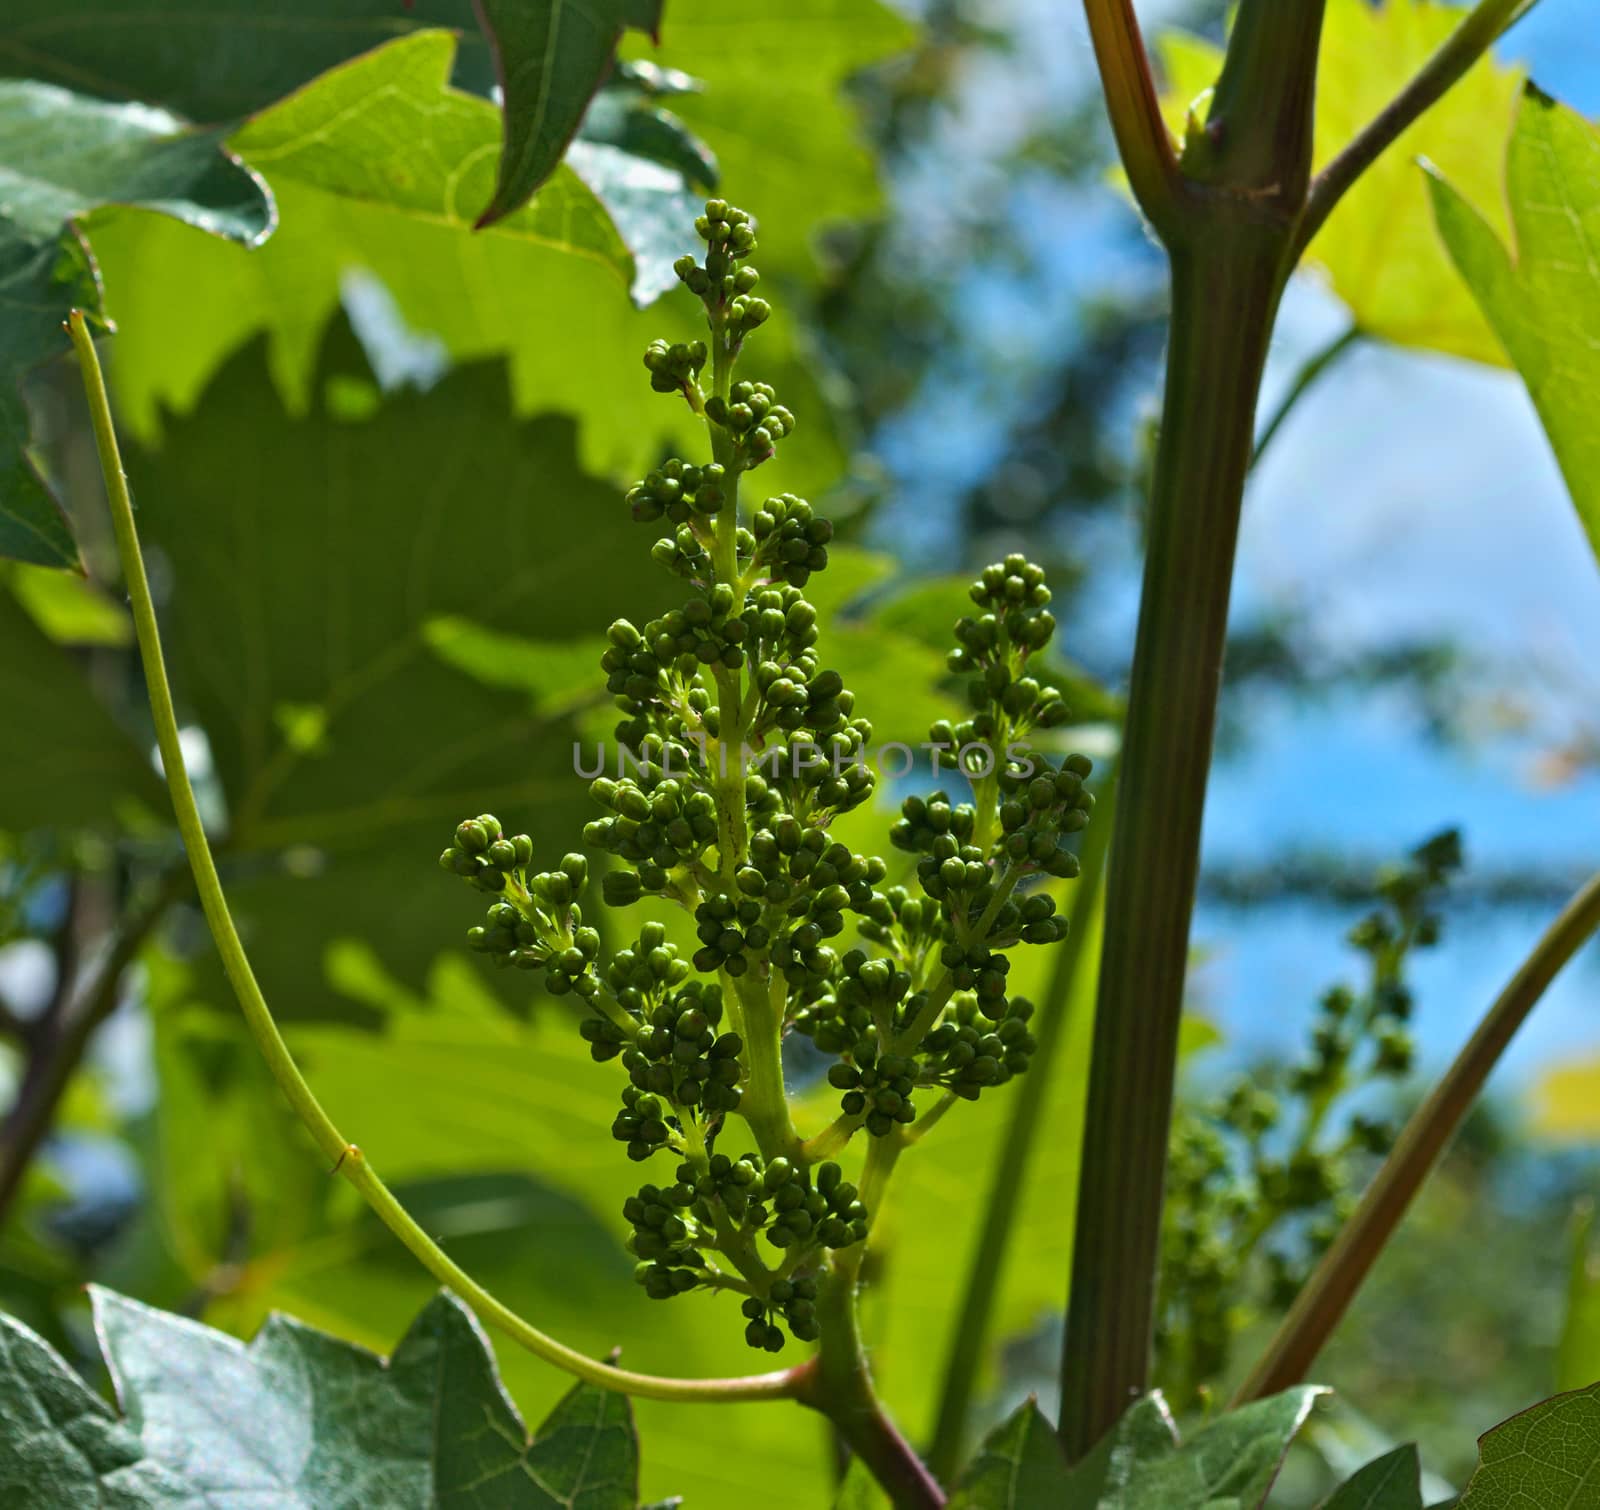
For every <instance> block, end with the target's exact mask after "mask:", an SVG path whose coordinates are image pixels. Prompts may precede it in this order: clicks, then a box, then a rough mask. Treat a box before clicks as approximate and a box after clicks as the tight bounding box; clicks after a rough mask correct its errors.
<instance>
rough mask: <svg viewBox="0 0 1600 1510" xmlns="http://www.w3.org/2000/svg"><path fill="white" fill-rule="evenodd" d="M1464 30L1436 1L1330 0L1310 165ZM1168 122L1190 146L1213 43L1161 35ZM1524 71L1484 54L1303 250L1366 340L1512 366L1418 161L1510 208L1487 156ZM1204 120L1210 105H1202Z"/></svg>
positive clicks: (1318, 164)
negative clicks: (1462, 275) (1456, 257)
mask: <svg viewBox="0 0 1600 1510" xmlns="http://www.w3.org/2000/svg"><path fill="white" fill-rule="evenodd" d="M1460 24H1461V10H1460V8H1459V7H1458V6H1453V5H1446V4H1441V3H1438V0H1383V3H1381V4H1377V5H1372V4H1369V3H1367V0H1329V4H1328V8H1327V16H1326V20H1325V21H1324V24H1323V32H1322V50H1321V55H1320V61H1319V63H1318V72H1317V100H1316V122H1315V127H1316V141H1315V153H1314V161H1313V167H1314V168H1315V169H1321V168H1323V167H1325V166H1326V165H1327V163H1328V161H1329V159H1330V158H1332V157H1333V156H1334V155H1335V154H1336V153H1337V152H1338V151H1339V150H1340V149H1341V148H1342V147H1344V146H1345V144H1346V143H1347V142H1349V141H1350V139H1351V138H1352V137H1353V136H1355V134H1356V133H1357V132H1358V131H1359V130H1360V129H1361V128H1362V127H1363V126H1365V125H1366V124H1367V122H1368V121H1369V120H1371V119H1372V117H1373V116H1375V115H1376V114H1377V113H1378V112H1379V111H1380V110H1381V109H1382V108H1383V107H1384V106H1385V105H1387V104H1388V103H1389V101H1390V99H1391V98H1392V97H1393V96H1394V94H1395V93H1396V92H1397V91H1398V90H1399V88H1400V87H1401V85H1403V84H1404V83H1405V82H1406V81H1407V80H1408V79H1410V78H1411V76H1412V75H1413V74H1415V73H1416V71H1417V70H1418V68H1419V67H1421V65H1422V64H1423V63H1424V62H1425V61H1426V60H1427V59H1428V58H1429V57H1430V56H1431V55H1432V54H1433V52H1434V51H1435V50H1436V49H1437V47H1438V46H1439V44H1440V43H1441V42H1442V41H1443V40H1444V39H1445V38H1446V37H1447V36H1449V34H1450V33H1451V32H1452V31H1454V30H1455V28H1456V27H1457V26H1459V25H1460ZM1159 51H1160V58H1161V63H1162V67H1163V71H1164V73H1165V75H1166V79H1167V86H1168V87H1167V89H1166V90H1165V92H1164V95H1163V99H1164V103H1165V111H1166V115H1167V119H1168V122H1169V123H1170V125H1171V126H1172V128H1173V130H1174V131H1175V132H1176V133H1177V135H1178V138H1179V140H1182V132H1183V121H1184V115H1185V112H1186V111H1187V110H1188V108H1189V106H1190V105H1191V104H1192V103H1193V102H1194V101H1195V100H1196V99H1197V98H1198V97H1199V96H1200V95H1201V94H1202V93H1203V92H1204V91H1205V90H1207V89H1209V88H1210V87H1211V85H1213V84H1214V83H1215V82H1216V78H1217V74H1218V71H1219V70H1220V67H1221V62H1222V55H1221V53H1220V51H1219V50H1218V49H1217V48H1215V47H1214V46H1212V45H1211V44H1210V43H1207V42H1201V41H1199V40H1198V39H1195V38H1192V37H1186V36H1182V35H1176V34H1174V35H1169V36H1168V37H1166V38H1163V39H1162V41H1161V43H1160V48H1159ZM1517 87H1518V75H1517V73H1516V71H1515V70H1513V69H1510V68H1507V67H1505V66H1504V65H1503V64H1500V63H1497V62H1496V61H1495V60H1494V59H1493V58H1492V57H1491V56H1488V55H1485V56H1484V57H1483V58H1481V59H1480V60H1479V61H1478V62H1477V63H1475V64H1474V65H1473V66H1472V68H1470V69H1469V70H1468V71H1467V73H1466V74H1465V76H1464V77H1463V78H1462V79H1461V80H1460V82H1459V83H1457V84H1456V85H1455V86H1454V87H1453V88H1452V89H1451V90H1450V92H1449V93H1448V94H1447V95H1446V96H1445V97H1444V99H1442V100H1441V101H1440V102H1439V103H1438V104H1436V105H1434V106H1433V108H1432V109H1430V110H1429V111H1428V112H1427V113H1426V114H1425V115H1424V116H1423V117H1422V119H1421V120H1419V121H1418V122H1417V123H1416V124H1415V125H1414V126H1412V127H1411V128H1410V129H1409V130H1408V131H1405V132H1403V133H1402V134H1401V136H1400V137H1399V139H1398V140H1397V141H1395V142H1394V143H1392V144H1391V145H1390V146H1389V148H1388V149H1387V150H1386V151H1385V152H1384V153H1383V155H1382V156H1381V157H1379V158H1378V160H1377V161H1376V162H1375V163H1374V164H1373V165H1372V166H1371V167H1370V168H1368V169H1367V171H1366V172H1365V173H1364V174H1363V175H1362V177H1361V179H1360V181H1359V182H1358V183H1357V184H1356V185H1355V186H1354V188H1352V189H1351V190H1350V191H1349V193H1348V194H1346V195H1345V197H1344V199H1343V200H1341V201H1340V203H1339V205H1338V207H1337V208H1336V209H1335V210H1334V212H1333V214H1332V215H1331V216H1330V217H1329V219H1328V223H1327V224H1326V225H1325V226H1324V227H1323V228H1322V230H1321V232H1320V233H1319V234H1318V236H1317V238H1316V240H1315V241H1313V242H1312V244H1311V246H1310V248H1309V249H1308V251H1307V254H1306V261H1307V264H1308V265H1309V266H1311V267H1314V268H1316V269H1319V270H1320V271H1321V272H1322V273H1323V274H1324V275H1325V276H1326V278H1327V280H1328V282H1329V284H1330V285H1331V286H1332V289H1333V292H1334V293H1335V294H1337V295H1338V296H1339V298H1340V299H1342V300H1343V301H1344V303H1345V304H1346V305H1347V306H1348V307H1349V309H1350V314H1351V317H1352V319H1353V320H1354V322H1355V324H1356V326H1357V327H1358V328H1359V329H1360V330H1361V331H1363V332H1364V333H1365V334H1367V335H1370V336H1376V337H1378V338H1380V339H1382V340H1386V341H1392V342H1394V343H1395V344H1396V345H1400V346H1413V347H1419V348H1422V349H1424V350H1429V351H1443V352H1448V353H1450V354H1451V355H1454V356H1461V357H1467V358H1470V359H1471V360H1473V361H1477V362H1486V363H1492V364H1495V365H1503V364H1504V361H1505V358H1504V356H1503V354H1502V353H1501V350H1500V346H1499V343H1498V342H1497V341H1496V340H1495V338H1494V334H1493V332H1492V331H1490V330H1489V328H1488V326H1487V325H1486V324H1485V322H1484V319H1483V317H1482V315H1480V314H1479V312H1478V310H1477V308H1476V307H1475V305H1474V304H1473V301H1472V299H1471V298H1470V297H1468V296H1467V294H1466V292H1465V290H1463V289H1462V288H1461V286H1460V283H1459V282H1458V281H1457V280H1456V279H1455V278H1454V277H1452V276H1451V272H1450V268H1449V266H1448V261H1447V258H1446V256H1445V254H1444V250H1443V248H1442V247H1441V246H1440V245H1439V238H1438V236H1437V235H1436V234H1435V232H1434V228H1433V222H1432V217H1431V216H1430V214H1429V210H1428V196H1427V192H1426V190H1425V189H1424V187H1423V185H1422V184H1421V183H1419V182H1418V174H1417V171H1416V167H1415V164H1416V161H1417V159H1418V158H1419V157H1424V158H1426V159H1427V160H1428V161H1429V162H1432V163H1435V164H1437V165H1438V167H1439V169H1440V170H1441V171H1442V172H1443V173H1445V174H1446V175H1447V176H1448V177H1449V178H1450V179H1451V180H1452V181H1453V182H1455V183H1458V184H1460V185H1461V186H1462V188H1463V189H1464V190H1466V191H1467V192H1468V193H1469V194H1470V195H1471V196H1472V197H1473V199H1474V200H1475V201H1476V202H1477V203H1480V204H1484V205H1491V206H1494V207H1495V213H1496V216H1497V220H1496V224H1497V225H1498V224H1500V223H1502V221H1501V219H1500V218H1499V216H1500V212H1499V209H1498V205H1499V193H1500V165H1499V163H1497V162H1495V161H1494V154H1493V153H1492V152H1486V151H1485V150H1484V143H1485V134H1486V133H1488V134H1489V135H1490V136H1491V137H1492V135H1493V133H1494V132H1495V131H1496V130H1498V129H1499V123H1501V122H1509V121H1510V119H1511V114H1512V111H1513V109H1514V107H1515V98H1516V92H1517ZM1198 113H1199V114H1200V115H1201V116H1202V117H1203V116H1204V113H1205V107H1204V105H1203V103H1202V105H1201V106H1200V108H1199V112H1198Z"/></svg>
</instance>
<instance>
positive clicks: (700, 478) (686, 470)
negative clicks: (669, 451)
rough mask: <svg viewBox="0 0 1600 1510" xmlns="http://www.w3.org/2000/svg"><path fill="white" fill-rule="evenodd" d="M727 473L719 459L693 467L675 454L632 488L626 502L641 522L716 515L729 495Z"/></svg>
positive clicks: (688, 520)
mask: <svg viewBox="0 0 1600 1510" xmlns="http://www.w3.org/2000/svg"><path fill="white" fill-rule="evenodd" d="M726 479H727V473H726V472H725V470H724V469H723V468H722V466H721V465H719V464H718V463H717V462H714V461H712V462H707V463H706V464H705V465H704V466H693V465H691V464H690V463H689V462H686V461H679V460H678V458H677V457H673V458H672V459H671V460H670V461H664V462H662V464H661V465H660V467H658V468H657V469H656V470H655V471H654V472H651V473H648V474H647V475H646V476H645V477H644V478H643V479H642V480H641V481H639V482H636V483H634V485H633V486H632V487H631V488H629V489H628V492H627V495H626V497H625V500H624V501H625V502H626V503H627V505H628V507H629V508H630V509H631V510H632V512H633V517H634V518H635V519H637V520H638V521H639V522H640V523H641V524H651V523H654V522H655V521H656V520H657V519H661V518H663V517H664V518H666V519H667V520H669V521H670V522H671V523H673V524H692V523H693V522H694V521H695V520H696V519H704V518H707V517H709V516H710V515H713V514H715V513H716V512H717V511H718V510H719V509H720V508H721V507H722V505H723V501H724V499H725V498H726V497H727V493H726V490H725V486H724V484H725V482H726Z"/></svg>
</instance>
